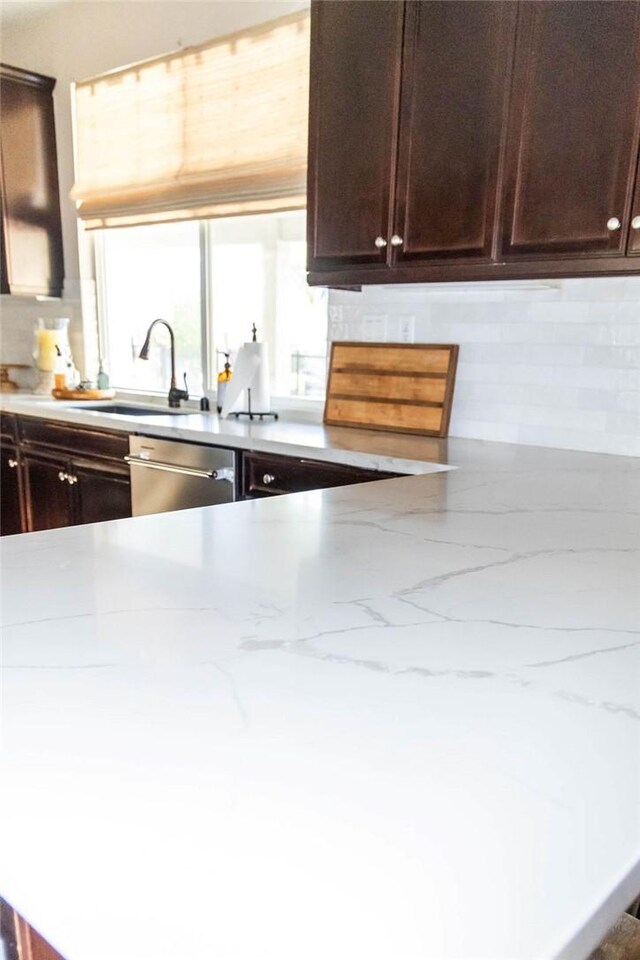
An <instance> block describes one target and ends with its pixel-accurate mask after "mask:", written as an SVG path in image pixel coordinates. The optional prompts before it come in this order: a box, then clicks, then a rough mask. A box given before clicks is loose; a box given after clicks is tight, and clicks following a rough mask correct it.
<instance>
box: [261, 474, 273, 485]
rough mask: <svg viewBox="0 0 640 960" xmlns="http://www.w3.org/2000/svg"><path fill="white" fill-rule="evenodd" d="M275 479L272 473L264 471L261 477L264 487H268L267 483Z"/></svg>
mask: <svg viewBox="0 0 640 960" xmlns="http://www.w3.org/2000/svg"><path fill="white" fill-rule="evenodd" d="M275 479H276V478H275V477H274V476H273V474H272V473H265V474H264V475H263V477H262V482H263V483H264V485H265V487H268V486H269V484H271V483H274V482H275Z"/></svg>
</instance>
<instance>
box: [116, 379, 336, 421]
mask: <svg viewBox="0 0 640 960" xmlns="http://www.w3.org/2000/svg"><path fill="white" fill-rule="evenodd" d="M114 389H115V391H116V396H117V398H118V400H126V401H128V402H129V403H141V404H144V403H148V404H157V405H158V406H164V404H166V401H167V394H166V393H164V392H163V393H156V392H150V391H145V390H133V389H131V388H128V389H121V388H119V387H115V388H114ZM205 395H206V396H207V397H208V398H209V401H210V403H211V408H212V410H213V411H214V412H215V400H216V394H215V391H214V390H206V391H205ZM271 404H272V407H273V409H274V410H276V411H277V412H278V413H280V414H282V415H284V416H285V417H291V418H295V419H296V420H306V421H309V422H312V423H320V422H321V421H322V414H323V411H324V399H322V400H309V399H307V398H306V397H272V398H271ZM183 406H184V408H185V409H187V410H193V412H194V413H197V412H199V409H200V397H199V396H198V397H194V398H192V399H191V400H188V401H187V402H185V403H184V404H183Z"/></svg>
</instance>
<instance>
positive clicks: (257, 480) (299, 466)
mask: <svg viewBox="0 0 640 960" xmlns="http://www.w3.org/2000/svg"><path fill="white" fill-rule="evenodd" d="M243 476H244V481H243V485H242V493H243V497H244V499H257V498H259V497H274V496H278V495H279V494H283V493H302V492H303V491H307V490H324V489H326V488H328V487H342V486H346V485H347V484H352V483H368V482H370V481H373V480H388V479H390V478H391V477H394V476H397V474H393V473H381V472H378V471H377V470H366V469H361V468H359V467H349V466H342V465H340V464H336V463H322V462H320V461H319V460H297V459H296V458H295V457H280V456H273V455H271V454H261V453H245V454H244V456H243Z"/></svg>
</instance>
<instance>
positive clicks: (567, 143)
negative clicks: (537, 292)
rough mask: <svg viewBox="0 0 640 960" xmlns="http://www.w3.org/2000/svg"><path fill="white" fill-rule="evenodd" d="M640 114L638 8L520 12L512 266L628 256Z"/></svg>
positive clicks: (582, 4) (565, 3) (570, 1)
mask: <svg viewBox="0 0 640 960" xmlns="http://www.w3.org/2000/svg"><path fill="white" fill-rule="evenodd" d="M639 105H640V5H639V4H637V3H635V2H627V0H617V2H615V3H603V2H601V0H562V2H548V0H541V2H536V3H533V2H528V3H521V4H520V9H519V22H518V40H517V44H516V53H515V68H514V77H513V92H512V97H511V106H510V117H509V124H508V140H507V150H506V164H505V205H504V221H503V222H504V230H503V237H502V244H501V250H502V253H503V255H504V257H505V258H512V257H526V258H536V259H538V258H540V257H550V258H559V257H562V258H564V257H606V256H612V255H613V256H620V255H623V254H624V252H625V249H626V242H627V241H626V238H627V233H628V229H629V220H630V210H631V198H632V195H633V188H634V183H635V175H636V165H637V158H638V140H637V126H638V125H637V122H634V120H635V118H636V117H637V115H638V107H639Z"/></svg>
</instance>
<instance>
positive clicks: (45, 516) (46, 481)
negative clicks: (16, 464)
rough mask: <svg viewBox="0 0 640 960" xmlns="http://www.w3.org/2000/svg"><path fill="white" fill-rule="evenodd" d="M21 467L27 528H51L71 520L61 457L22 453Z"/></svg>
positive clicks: (69, 497) (67, 523)
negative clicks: (58, 458)
mask: <svg viewBox="0 0 640 960" xmlns="http://www.w3.org/2000/svg"><path fill="white" fill-rule="evenodd" d="M22 470H23V478H24V485H25V504H26V512H27V529H28V530H50V529H52V528H53V527H67V526H69V524H70V523H72V511H71V496H70V484H69V483H68V481H67V479H66V475H67V474H68V470H67V464H66V462H65V461H64V460H56V459H54V458H51V459H49V458H47V457H40V456H36V455H34V454H32V453H27V454H23V456H22Z"/></svg>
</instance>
